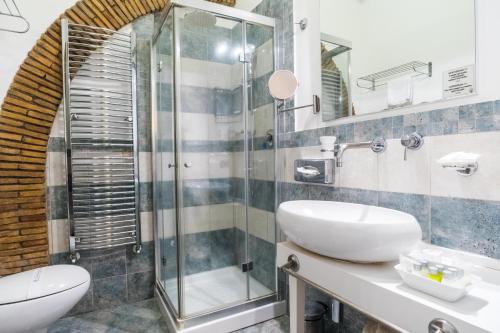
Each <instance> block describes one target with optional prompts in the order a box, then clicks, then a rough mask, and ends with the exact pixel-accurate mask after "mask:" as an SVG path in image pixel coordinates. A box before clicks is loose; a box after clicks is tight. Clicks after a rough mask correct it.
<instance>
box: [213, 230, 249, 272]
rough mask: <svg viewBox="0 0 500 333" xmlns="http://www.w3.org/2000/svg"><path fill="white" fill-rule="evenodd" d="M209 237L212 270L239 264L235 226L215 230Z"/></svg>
mask: <svg viewBox="0 0 500 333" xmlns="http://www.w3.org/2000/svg"><path fill="white" fill-rule="evenodd" d="M249 223H250V221H249ZM209 237H210V252H211V260H210V266H211V269H212V270H213V269H218V268H223V267H228V266H233V265H237V264H238V263H239V262H240V261H238V260H237V258H236V255H235V252H234V251H233V250H234V247H235V240H236V238H235V237H236V235H235V228H227V229H221V230H213V231H211V232H210V234H209Z"/></svg>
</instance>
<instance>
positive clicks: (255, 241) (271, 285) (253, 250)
mask: <svg viewBox="0 0 500 333" xmlns="http://www.w3.org/2000/svg"><path fill="white" fill-rule="evenodd" d="M248 251H249V256H250V258H252V261H253V265H254V269H253V270H251V271H250V276H252V277H253V278H254V279H256V280H257V281H259V282H260V283H262V284H263V285H264V286H266V287H267V288H268V289H270V290H274V289H275V281H276V280H275V279H276V277H275V274H276V263H275V258H276V246H275V245H274V244H273V243H270V242H268V241H265V240H263V239H260V238H258V237H255V236H253V235H249V236H248Z"/></svg>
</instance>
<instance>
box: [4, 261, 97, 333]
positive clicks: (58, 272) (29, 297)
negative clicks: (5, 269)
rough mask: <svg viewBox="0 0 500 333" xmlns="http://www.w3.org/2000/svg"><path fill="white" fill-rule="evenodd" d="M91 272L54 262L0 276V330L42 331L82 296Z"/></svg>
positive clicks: (6, 332)
mask: <svg viewBox="0 0 500 333" xmlns="http://www.w3.org/2000/svg"><path fill="white" fill-rule="evenodd" d="M89 286H90V274H89V273H88V272H87V271H86V270H85V269H83V268H81V267H79V266H73V265H54V266H47V267H43V268H37V269H33V270H30V271H26V272H22V273H17V274H13V275H10V276H6V277H3V278H0V323H1V324H0V333H28V332H30V333H31V332H36V331H43V330H44V329H46V328H48V327H49V326H50V325H51V324H52V323H53V322H54V321H56V320H57V319H59V318H61V317H62V316H64V315H65V314H66V313H67V312H68V311H69V310H71V308H72V307H73V306H74V305H75V304H76V303H78V301H79V300H80V299H81V298H82V297H83V295H85V293H86V292H87V290H88V289H89Z"/></svg>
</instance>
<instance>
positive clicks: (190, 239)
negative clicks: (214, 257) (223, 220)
mask: <svg viewBox="0 0 500 333" xmlns="http://www.w3.org/2000/svg"><path fill="white" fill-rule="evenodd" d="M210 245H211V244H210V233H209V232H198V233H195V234H187V235H185V236H184V249H185V258H184V263H185V272H186V275H190V274H195V273H199V272H205V271H208V270H210V269H211V267H212V265H211V252H210Z"/></svg>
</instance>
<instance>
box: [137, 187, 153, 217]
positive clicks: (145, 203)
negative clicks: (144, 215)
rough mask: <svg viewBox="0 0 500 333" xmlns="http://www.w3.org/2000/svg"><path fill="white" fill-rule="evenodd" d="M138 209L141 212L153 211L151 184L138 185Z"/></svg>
mask: <svg viewBox="0 0 500 333" xmlns="http://www.w3.org/2000/svg"><path fill="white" fill-rule="evenodd" d="M139 209H140V211H141V212H151V211H152V210H153V183H151V182H140V183H139Z"/></svg>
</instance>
